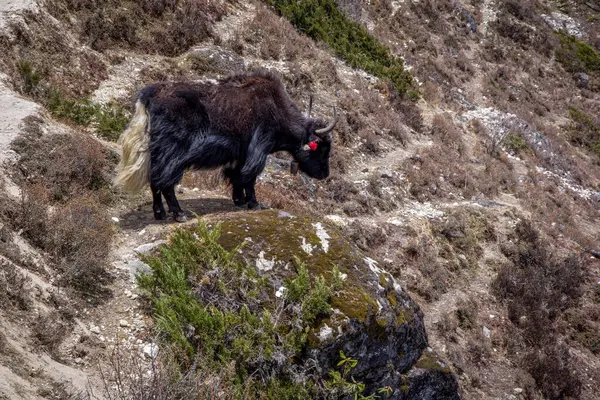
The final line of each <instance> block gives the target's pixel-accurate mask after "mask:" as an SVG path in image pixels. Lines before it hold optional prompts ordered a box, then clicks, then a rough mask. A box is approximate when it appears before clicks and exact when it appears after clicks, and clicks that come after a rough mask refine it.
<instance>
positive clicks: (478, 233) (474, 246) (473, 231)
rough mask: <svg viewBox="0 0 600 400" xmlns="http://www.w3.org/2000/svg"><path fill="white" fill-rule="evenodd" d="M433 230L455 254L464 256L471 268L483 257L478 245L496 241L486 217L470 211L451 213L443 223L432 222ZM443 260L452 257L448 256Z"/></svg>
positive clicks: (460, 210) (463, 210)
mask: <svg viewBox="0 0 600 400" xmlns="http://www.w3.org/2000/svg"><path fill="white" fill-rule="evenodd" d="M433 230H434V232H435V233H436V234H437V235H439V236H441V237H443V238H445V239H446V240H447V241H448V242H449V243H450V245H451V246H452V247H453V248H454V252H455V253H459V254H462V255H464V256H465V257H466V258H467V260H468V262H469V265H471V266H474V265H477V264H476V263H477V261H478V260H479V259H480V258H481V257H482V256H483V248H482V247H481V244H480V243H484V242H491V241H494V240H495V239H496V232H495V229H494V226H493V225H492V224H491V223H490V221H489V220H488V218H487V216H486V215H485V214H484V213H482V212H479V211H477V210H471V209H456V210H454V211H452V213H451V214H450V215H449V216H448V217H447V218H446V220H445V221H434V222H433ZM442 255H444V254H442ZM445 258H447V259H449V258H453V257H452V255H448V256H447V257H445Z"/></svg>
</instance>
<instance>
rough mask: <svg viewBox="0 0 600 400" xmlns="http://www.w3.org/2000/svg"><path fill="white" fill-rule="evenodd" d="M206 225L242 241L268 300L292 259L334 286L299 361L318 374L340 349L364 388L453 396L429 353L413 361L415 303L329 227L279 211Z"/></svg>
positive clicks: (418, 340) (419, 335)
mask: <svg viewBox="0 0 600 400" xmlns="http://www.w3.org/2000/svg"><path fill="white" fill-rule="evenodd" d="M207 223H208V224H211V223H213V224H216V223H220V224H221V236H220V239H219V242H220V244H221V245H222V246H223V247H224V248H226V249H234V248H236V247H237V246H239V244H240V243H242V242H243V243H244V245H243V246H242V248H241V249H240V250H239V252H240V255H241V257H243V258H244V259H245V260H246V262H248V263H250V264H251V265H253V266H254V267H255V268H256V271H257V272H258V274H259V275H260V276H261V277H262V278H264V279H266V281H267V282H268V284H269V285H270V287H271V290H272V301H273V303H275V302H276V300H277V299H278V298H280V297H281V296H285V293H286V291H287V290H288V288H287V287H286V285H289V282H290V279H293V278H294V277H295V276H296V275H297V271H296V270H297V265H298V264H301V265H304V266H305V267H306V269H307V270H308V272H309V276H310V278H311V279H313V280H314V279H317V278H318V277H323V278H324V280H325V282H326V284H327V285H334V284H335V285H337V289H336V291H335V292H334V293H333V294H332V295H331V298H330V300H329V301H330V305H331V311H330V312H329V313H327V314H321V315H319V317H318V318H315V319H314V321H313V322H311V324H310V326H309V328H308V332H307V333H308V340H307V341H306V345H305V348H304V349H303V351H302V356H301V358H302V359H301V360H299V362H300V363H301V364H304V365H311V367H313V368H314V367H316V369H317V372H318V373H319V374H320V375H321V376H323V377H325V376H327V374H328V372H329V371H332V370H335V369H336V364H337V363H338V361H339V359H340V358H339V354H340V351H343V353H344V354H346V355H347V356H349V357H351V358H353V359H356V360H358V363H357V365H356V367H355V368H354V369H353V370H352V377H353V378H354V379H355V380H356V381H360V382H363V383H365V385H366V390H365V393H373V392H374V391H376V390H377V389H379V388H382V387H386V386H389V387H390V388H392V390H393V392H392V396H391V397H389V398H402V399H407V398H415V399H416V398H419V399H425V398H441V397H439V395H441V394H443V395H444V397H443V398H445V399H452V398H459V396H458V392H457V390H458V389H457V384H456V379H455V378H454V376H453V375H452V374H451V372H450V370H449V369H448V368H447V367H446V366H445V365H444V364H443V363H440V362H439V361H437V358H435V355H433V353H431V354H429V353H427V354H428V357H427V360H428V362H421V364H423V365H421V366H420V367H419V366H418V365H417V364H418V362H419V360H420V359H421V360H422V359H423V354H424V351H425V349H426V348H427V335H426V332H425V327H424V323H423V313H422V312H421V310H420V309H419V307H418V306H417V305H416V304H415V303H414V302H413V301H412V300H411V299H410V297H409V296H408V295H407V293H406V292H405V291H404V290H403V289H402V288H401V287H400V285H399V284H398V283H397V282H396V281H395V279H394V278H393V277H392V276H391V275H390V274H389V273H387V272H386V271H385V270H383V269H382V268H381V267H380V266H379V264H378V262H377V261H375V260H372V259H370V258H368V257H366V256H365V255H364V254H363V253H361V252H360V250H358V248H357V247H355V246H354V245H352V244H351V243H350V242H349V241H347V240H346V239H344V237H343V235H342V234H341V232H340V231H339V230H338V229H337V228H336V227H334V226H331V225H329V224H327V223H325V222H323V221H320V220H316V219H314V218H312V217H308V216H302V215H292V214H289V213H287V212H283V211H278V210H265V211H260V212H240V213H232V214H226V215H219V216H214V217H212V218H208V219H207ZM334 280H339V281H340V282H338V283H336V282H334ZM309 360H316V361H317V362H316V363H315V362H309ZM425 364H427V365H425ZM432 366H436V367H435V368H434V367H432ZM438 367H439V368H438ZM423 396H425V397H423Z"/></svg>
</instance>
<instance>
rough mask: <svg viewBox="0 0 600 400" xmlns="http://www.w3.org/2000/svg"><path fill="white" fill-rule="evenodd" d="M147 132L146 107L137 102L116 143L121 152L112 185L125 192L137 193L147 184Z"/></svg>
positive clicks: (148, 127)
mask: <svg viewBox="0 0 600 400" xmlns="http://www.w3.org/2000/svg"><path fill="white" fill-rule="evenodd" d="M149 132H150V120H149V118H148V113H147V111H146V107H144V105H143V104H142V103H141V102H140V101H139V100H138V101H137V103H136V104H135V113H134V114H133V118H132V119H131V122H130V123H129V125H128V126H127V128H126V129H125V130H124V131H123V133H122V134H121V136H120V137H119V141H118V144H119V145H121V149H122V152H121V161H120V162H119V166H118V167H117V176H116V178H115V180H114V184H115V186H120V187H121V188H122V189H123V190H125V191H126V192H138V191H140V190H142V189H143V188H144V186H146V185H147V184H148V182H149V178H150V150H149V148H148V145H149V142H150V135H149Z"/></svg>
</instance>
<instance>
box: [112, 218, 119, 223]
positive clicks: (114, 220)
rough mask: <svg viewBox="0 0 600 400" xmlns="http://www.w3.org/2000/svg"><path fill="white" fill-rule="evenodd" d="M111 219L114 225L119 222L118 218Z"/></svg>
mask: <svg viewBox="0 0 600 400" xmlns="http://www.w3.org/2000/svg"><path fill="white" fill-rule="evenodd" d="M111 219H112V221H113V222H116V223H118V222H119V218H117V217H112V218H111Z"/></svg>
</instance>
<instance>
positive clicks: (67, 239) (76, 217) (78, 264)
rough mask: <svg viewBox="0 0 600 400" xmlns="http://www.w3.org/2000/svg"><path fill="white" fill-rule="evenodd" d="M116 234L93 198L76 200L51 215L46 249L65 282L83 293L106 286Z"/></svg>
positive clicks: (101, 208)
mask: <svg viewBox="0 0 600 400" xmlns="http://www.w3.org/2000/svg"><path fill="white" fill-rule="evenodd" d="M113 234H114V228H113V226H112V223H111V221H110V220H109V219H108V216H107V214H106V213H105V212H104V210H103V207H102V206H101V205H100V204H99V203H98V202H97V201H96V200H94V199H92V198H87V197H83V198H77V199H73V200H71V201H70V202H69V203H67V204H66V205H64V206H62V207H59V208H58V209H57V210H56V212H55V213H54V214H53V215H52V216H51V218H50V221H49V226H48V237H47V241H46V247H45V248H46V250H47V251H48V252H49V253H50V254H51V255H52V256H53V258H54V260H55V262H57V263H58V267H59V270H60V271H61V273H62V276H61V280H62V281H63V282H64V283H66V284H68V285H70V286H72V287H74V288H76V289H78V290H81V291H83V292H93V291H98V290H99V289H101V288H102V287H103V286H104V284H106V283H107V279H108V276H107V275H106V272H105V263H106V259H107V256H108V253H109V251H110V244H111V240H112V236H113Z"/></svg>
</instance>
